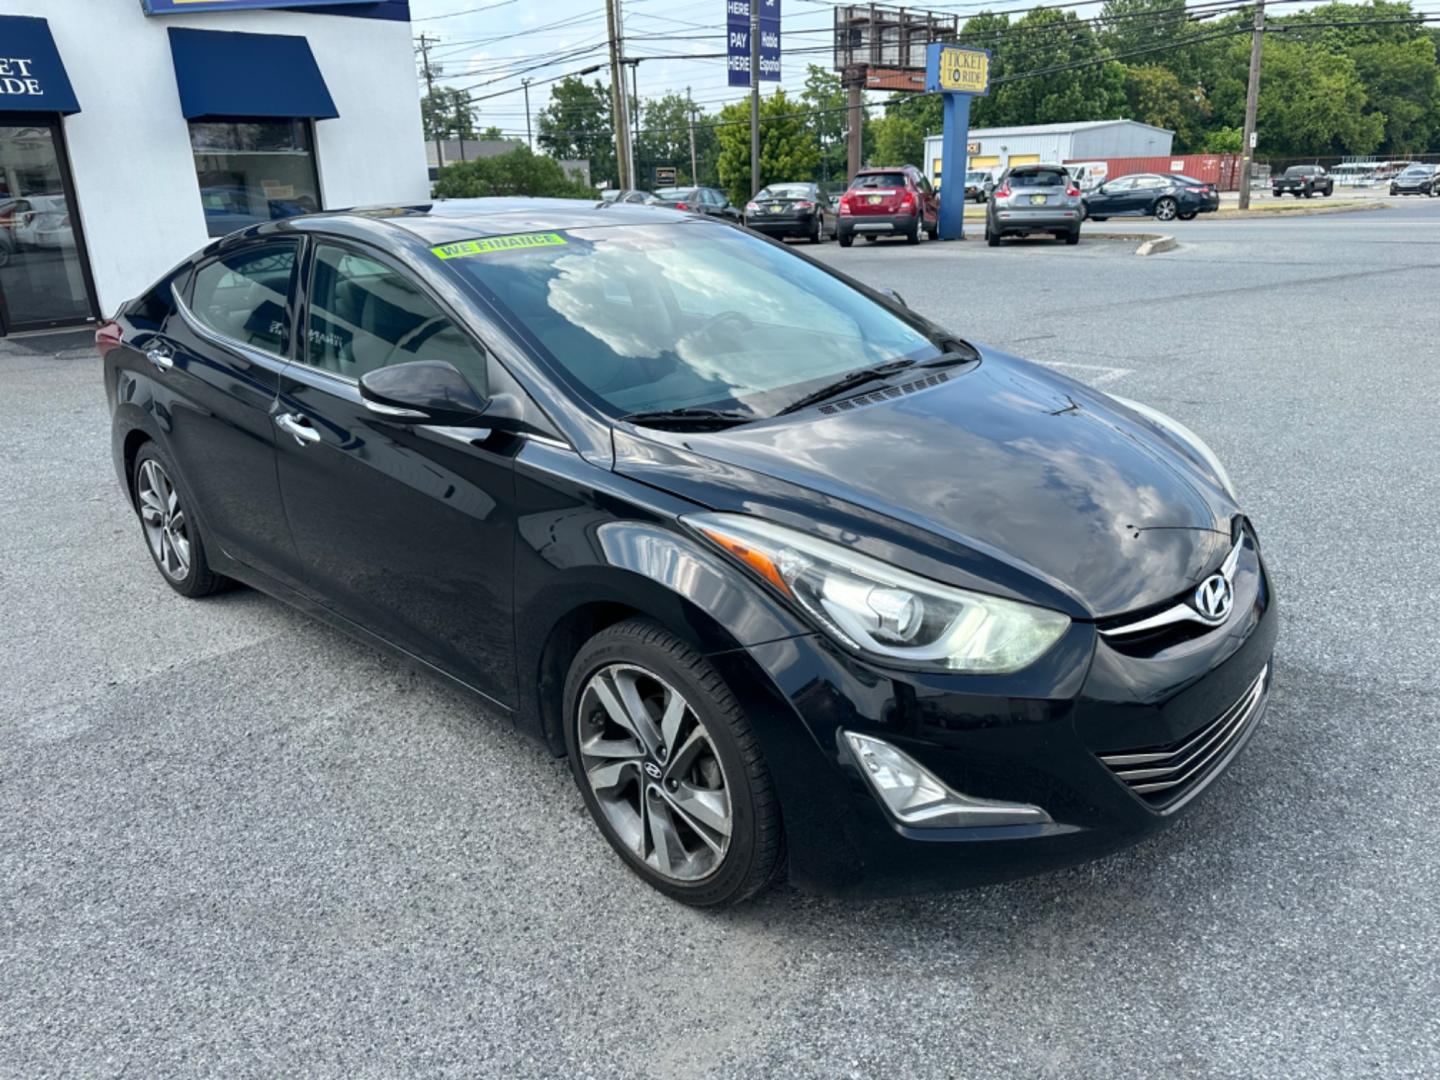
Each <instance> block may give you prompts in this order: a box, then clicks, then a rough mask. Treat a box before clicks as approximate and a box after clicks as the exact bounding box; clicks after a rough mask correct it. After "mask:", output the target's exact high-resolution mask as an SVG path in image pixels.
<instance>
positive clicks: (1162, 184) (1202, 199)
mask: <svg viewBox="0 0 1440 1080" xmlns="http://www.w3.org/2000/svg"><path fill="white" fill-rule="evenodd" d="M1218 209H1220V189H1219V188H1218V187H1216V186H1215V185H1214V184H1209V183H1206V182H1205V181H1204V180H1196V179H1195V178H1194V177H1193V176H1180V175H1177V174H1169V173H1137V174H1135V175H1132V176H1122V177H1120V178H1119V179H1117V180H1109V181H1107V182H1105V183H1103V184H1101V185H1100V186H1099V187H1098V188H1096V189H1095V190H1094V191H1092V192H1091V193H1090V194H1088V195H1086V196H1085V213H1086V216H1087V217H1089V218H1090V219H1091V220H1092V221H1104V220H1105V219H1106V218H1112V217H1124V216H1130V215H1135V216H1148V217H1153V218H1155V219H1156V220H1157V221H1174V220H1175V219H1176V218H1179V219H1180V220H1181V221H1189V220H1191V219H1192V218H1194V217H1195V216H1196V215H1197V214H1208V213H1213V212H1214V211H1216V210H1218Z"/></svg>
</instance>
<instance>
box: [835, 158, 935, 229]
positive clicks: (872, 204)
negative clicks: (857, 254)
mask: <svg viewBox="0 0 1440 1080" xmlns="http://www.w3.org/2000/svg"><path fill="white" fill-rule="evenodd" d="M939 231H940V199H939V196H937V195H936V194H935V189H934V188H933V187H931V186H930V181H929V180H926V179H925V174H924V173H922V172H921V171H920V170H919V169H917V168H915V166H913V165H899V166H891V167H887V168H869V169H861V170H860V171H859V172H857V173H856V174H855V176H854V178H853V179H852V180H851V181H850V186H849V188H848V189H847V190H846V191H845V194H844V195H842V196H840V225H839V231H838V233H837V236H838V237H839V239H840V246H841V247H849V246H850V245H851V244H853V243H854V242H855V237H856V236H863V237H864V238H865V239H866V240H867V241H870V242H873V241H875V240H878V239H880V237H882V236H903V237H904V238H905V242H906V243H909V244H918V243H919V242H920V237H921V234H924V235H925V236H928V237H929V238H930V239H931V240H933V239H935V237H936V235H937V234H938V233H939Z"/></svg>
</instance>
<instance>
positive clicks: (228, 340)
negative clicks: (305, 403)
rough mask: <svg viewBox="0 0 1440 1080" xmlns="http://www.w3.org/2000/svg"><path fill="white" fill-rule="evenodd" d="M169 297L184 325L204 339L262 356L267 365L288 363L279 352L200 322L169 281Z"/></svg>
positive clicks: (228, 347) (221, 345)
mask: <svg viewBox="0 0 1440 1080" xmlns="http://www.w3.org/2000/svg"><path fill="white" fill-rule="evenodd" d="M170 297H171V299H173V300H174V301H175V310H176V311H178V312H180V318H181V319H182V320H183V321H184V323H185V325H186V326H188V327H189V328H190V329H191V330H193V331H194V332H195V333H196V334H198V335H199V336H200V337H202V338H204V339H205V340H206V341H209V342H211V343H212V344H215V345H219V346H220V347H221V348H225V349H234V350H235V351H236V352H241V353H249V354H251V355H252V356H256V357H262V358H263V359H264V361H265V362H266V364H267V365H269V364H279V365H280V366H281V367H284V366H285V365H286V364H288V363H290V360H289V359H288V358H287V357H285V356H282V355H281V354H280V353H275V352H271V351H270V350H269V349H262V348H260V347H259V346H257V345H251V344H249V343H248V342H244V341H237V340H236V339H235V338H232V337H230V336H228V335H226V334H222V333H220V331H219V330H216V329H214V328H213V327H211V326H209V325H207V324H206V323H203V322H201V321H200V317H199V316H198V315H196V314H195V313H194V312H193V311H191V310H190V305H189V304H187V303H185V299H184V297H182V296H181V295H180V290H179V289H177V288H176V287H175V283H174V282H171V283H170Z"/></svg>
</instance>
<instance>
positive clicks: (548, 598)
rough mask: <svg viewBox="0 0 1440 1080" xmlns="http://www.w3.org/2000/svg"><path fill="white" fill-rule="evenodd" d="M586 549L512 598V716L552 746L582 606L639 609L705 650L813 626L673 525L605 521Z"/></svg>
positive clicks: (586, 623)
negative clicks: (516, 704) (515, 698)
mask: <svg viewBox="0 0 1440 1080" xmlns="http://www.w3.org/2000/svg"><path fill="white" fill-rule="evenodd" d="M586 548H587V549H588V553H589V556H590V557H589V558H588V559H587V560H586V561H585V562H584V563H583V564H577V563H576V562H574V561H572V562H570V564H569V565H567V566H565V567H563V568H555V567H553V565H552V572H551V573H549V574H547V575H545V581H544V584H543V585H541V586H540V587H539V588H538V589H537V590H536V591H535V592H533V593H529V594H527V595H525V596H524V597H523V598H519V597H517V600H518V601H519V602H518V603H517V609H516V660H517V663H518V667H519V676H520V678H519V686H520V691H519V696H520V699H521V700H520V708H519V709H518V710H517V712H516V718H517V722H519V723H520V724H522V725H529V724H533V723H536V721H537V720H538V726H539V728H540V730H538V731H534V732H532V733H533V734H537V735H541V736H542V737H543V738H544V739H545V741H546V742H547V743H549V744H550V746H551V748H552V749H554V750H556V752H560V751H561V750H562V748H563V738H562V737H561V731H560V717H559V711H560V710H559V709H558V708H557V707H556V705H557V702H558V696H559V694H560V692H561V688H562V687H563V683H564V679H565V673H566V670H568V666H569V657H570V656H573V655H574V651H575V649H577V648H578V647H579V646H580V644H583V638H584V636H585V635H586V634H588V633H589V632H590V628H591V627H592V626H593V623H592V622H591V621H590V619H589V618H587V613H592V612H600V611H606V610H608V611H610V612H614V611H617V610H620V609H626V610H629V611H634V612H638V613H639V614H641V615H644V616H646V617H648V618H651V619H654V620H655V621H656V622H658V623H660V624H661V625H662V626H664V627H665V628H666V629H668V630H669V631H671V632H672V633H674V634H677V635H679V636H680V637H682V638H683V639H685V640H686V641H687V642H688V643H689V644H690V645H691V646H692V647H693V648H695V649H696V650H697V651H699V652H701V653H703V654H706V655H711V656H714V655H717V654H722V653H727V652H733V651H735V650H738V649H743V648H746V647H749V646H753V645H759V644H762V643H764V642H769V641H777V640H782V639H785V638H791V637H796V636H799V635H802V634H809V633H812V632H813V630H812V628H811V627H810V626H809V625H808V624H806V623H804V622H803V621H802V620H801V619H800V618H798V617H797V616H796V615H794V614H793V613H791V612H790V611H788V610H787V609H786V608H784V606H783V605H781V604H780V603H778V602H777V601H775V600H774V599H772V598H771V597H770V596H768V595H767V594H766V593H765V592H764V590H762V589H760V588H759V587H758V586H756V585H755V584H754V583H753V582H751V581H750V580H749V579H748V578H747V577H746V576H745V575H744V573H743V572H742V571H741V570H740V569H739V568H737V567H735V566H732V565H731V564H730V563H729V562H728V560H726V559H725V558H724V557H723V556H722V555H720V554H719V553H717V552H714V551H711V550H710V549H709V548H708V547H707V546H706V545H704V544H703V543H702V542H701V541H700V540H698V539H696V538H694V537H691V536H689V535H688V534H686V533H682V532H680V531H678V530H676V529H675V528H673V527H667V526H666V525H663V524H660V523H658V522H645V521H617V520H612V521H607V522H604V523H603V524H600V525H599V526H597V527H595V528H594V529H593V531H592V532H591V540H590V543H589V544H587V545H586ZM557 569H558V572H553V571H554V570H557ZM603 621H604V620H602V622H603Z"/></svg>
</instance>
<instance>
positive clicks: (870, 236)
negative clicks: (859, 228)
mask: <svg viewBox="0 0 1440 1080" xmlns="http://www.w3.org/2000/svg"><path fill="white" fill-rule="evenodd" d="M879 239H880V238H879V237H878V236H876V235H875V234H874V233H868V232H867V233H866V234H865V242H866V243H867V244H873V243H875V241H876V240H879Z"/></svg>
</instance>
